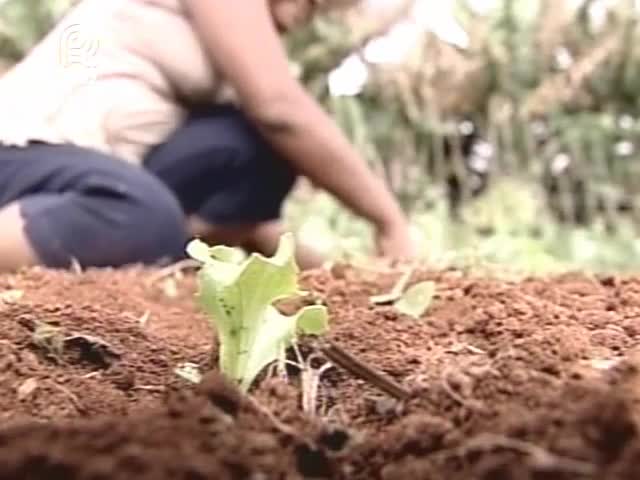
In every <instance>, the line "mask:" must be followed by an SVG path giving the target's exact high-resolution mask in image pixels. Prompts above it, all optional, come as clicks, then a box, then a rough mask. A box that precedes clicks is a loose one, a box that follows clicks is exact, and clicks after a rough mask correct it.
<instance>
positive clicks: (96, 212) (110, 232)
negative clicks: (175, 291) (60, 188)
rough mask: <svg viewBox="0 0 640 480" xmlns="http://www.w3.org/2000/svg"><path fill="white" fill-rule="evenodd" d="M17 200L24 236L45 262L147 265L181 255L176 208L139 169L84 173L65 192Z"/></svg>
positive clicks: (182, 234) (181, 220) (181, 227)
mask: <svg viewBox="0 0 640 480" xmlns="http://www.w3.org/2000/svg"><path fill="white" fill-rule="evenodd" d="M19 203H20V205H21V209H22V212H23V215H24V217H25V223H26V226H25V230H26V231H27V234H28V236H29V237H30V241H31V243H32V245H33V246H34V249H36V250H37V253H38V256H39V257H40V258H41V259H42V260H43V262H44V263H45V264H46V265H48V266H51V267H66V266H68V265H69V264H70V262H71V261H73V260H76V261H77V262H79V263H80V265H82V266H84V267H117V266H123V265H128V264H152V263H157V262H162V261H164V260H166V261H172V260H175V259H178V258H181V257H182V256H183V255H184V247H185V243H186V241H187V239H188V237H187V228H186V221H185V217H184V214H183V212H182V209H181V207H180V205H179V203H178V201H177V200H176V199H175V197H174V196H173V194H172V193H171V192H170V191H169V190H168V189H167V188H166V187H165V186H164V185H162V184H161V183H160V182H159V181H157V180H156V179H155V178H153V177H152V176H150V175H149V174H148V173H146V172H143V171H130V170H129V171H127V170H126V169H125V170H124V171H118V170H117V169H116V170H113V171H107V172H99V171H95V172H90V173H89V174H87V175H86V176H85V178H83V179H82V181H81V182H79V183H78V184H77V185H76V186H75V188H73V189H72V190H70V191H67V192H65V193H63V194H51V193H48V194H41V195H32V196H28V197H25V198H23V199H22V200H20V202H19Z"/></svg>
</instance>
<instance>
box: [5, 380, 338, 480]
mask: <svg viewBox="0 0 640 480" xmlns="http://www.w3.org/2000/svg"><path fill="white" fill-rule="evenodd" d="M312 457H313V458H312ZM0 459H1V463H0V464H1V466H2V467H1V470H0V478H2V479H5V478H6V479H14V480H18V479H33V478H43V479H44V478H64V479H66V480H89V479H91V480H95V479H105V480H106V479H109V480H117V479H131V478H138V479H154V480H156V479H163V478H166V479H169V478H185V479H186V478H189V479H200V478H201V479H205V478H211V479H213V478H216V479H245V478H246V479H267V478H283V479H291V480H294V479H300V478H303V474H309V475H314V476H318V475H319V476H318V478H330V477H331V476H332V475H333V469H334V468H335V467H334V466H333V465H332V463H331V461H330V459H329V458H328V457H327V456H325V455H322V454H321V453H319V451H318V450H317V449H316V447H314V446H313V445H312V444H309V443H308V442H304V441H300V440H298V437H297V435H296V436H294V435H288V434H287V433H286V432H282V431H279V430H278V429H277V428H275V427H274V424H273V423H272V422H271V421H270V419H269V418H268V417H266V416H264V415H262V414H261V412H260V410H257V409H256V407H255V405H252V404H250V403H248V402H247V401H246V400H245V399H244V397H243V396H242V395H240V393H239V392H238V391H237V390H235V388H234V387H232V386H230V385H228V384H227V383H226V382H225V381H224V380H223V379H221V378H220V377H219V376H218V375H215V374H210V375H208V376H206V377H205V378H204V380H203V382H202V383H201V384H200V385H199V387H198V389H197V391H196V392H183V393H176V394H174V395H172V396H171V398H170V400H169V401H168V404H167V405H166V406H165V407H164V408H160V409H158V410H157V411H153V412H148V413H145V414H140V415H138V416H136V417H131V418H127V419H123V418H118V417H116V416H112V417H109V418H102V419H97V420H93V421H90V420H85V421H76V422H71V421H67V422H56V423H48V424H27V425H21V426H15V427H12V428H5V429H3V430H2V431H1V432H0Z"/></svg>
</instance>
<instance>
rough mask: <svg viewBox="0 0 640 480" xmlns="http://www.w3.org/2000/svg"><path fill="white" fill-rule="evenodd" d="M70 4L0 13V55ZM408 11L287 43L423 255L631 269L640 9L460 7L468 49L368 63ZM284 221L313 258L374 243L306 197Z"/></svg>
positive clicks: (365, 16) (28, 0)
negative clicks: (346, 72) (386, 185)
mask: <svg viewBox="0 0 640 480" xmlns="http://www.w3.org/2000/svg"><path fill="white" fill-rule="evenodd" d="M69 3H70V1H69V0H58V1H42V0H5V1H4V2H2V3H0V56H1V57H2V58H4V59H6V60H8V61H10V62H11V61H15V60H17V59H19V58H20V57H21V55H23V54H24V52H25V51H26V50H27V49H28V48H29V47H30V46H31V45H33V43H34V42H35V41H36V40H37V39H38V38H39V37H40V36H41V35H43V34H44V32H46V31H47V29H48V28H49V27H50V25H51V24H52V23H53V22H55V19H56V18H57V17H58V16H59V15H60V14H61V13H62V12H63V11H64V9H65V8H66V7H68V5H69ZM417 3H419V0H418V1H415V2H414V1H410V0H407V1H405V2H404V3H402V4H400V5H399V6H398V8H396V9H394V10H393V11H388V12H383V13H378V12H377V11H376V12H372V11H371V10H368V9H364V8H357V9H352V10H350V11H347V12H342V13H340V14H339V15H334V16H325V17H322V18H318V19H317V20H316V21H314V22H313V24H311V25H310V26H309V28H307V29H305V30H303V31H300V32H297V33H296V35H293V36H292V37H291V38H290V39H288V40H289V46H290V51H291V58H292V61H293V62H294V65H295V66H296V67H297V71H298V72H299V74H300V76H301V78H302V80H303V81H304V82H305V83H306V84H307V85H308V86H309V88H310V89H311V90H312V91H313V93H314V94H315V95H316V96H317V97H318V98H319V99H320V100H321V101H322V102H323V104H324V105H325V106H326V107H327V109H328V110H329V111H330V112H331V113H332V114H333V115H334V116H335V118H336V119H337V120H338V121H339V122H340V124H341V126H342V127H343V128H344V129H345V131H346V132H347V133H348V134H349V136H350V137H351V138H352V139H353V141H354V142H355V143H356V145H357V146H358V147H359V148H360V149H361V150H362V152H364V153H365V154H366V156H367V158H368V160H369V161H370V162H371V163H372V165H374V166H375V167H376V168H377V169H379V171H380V172H381V173H383V174H384V175H385V176H386V177H387V178H388V180H389V182H390V183H391V185H392V186H393V189H394V191H395V192H396V194H397V195H398V197H399V198H400V199H401V200H402V202H403V205H404V206H405V208H406V209H407V211H409V212H410V214H411V218H412V222H413V224H414V227H415V235H416V239H417V240H418V241H419V242H420V244H421V246H422V251H423V252H424V255H425V257H426V258H428V259H429V260H430V261H432V262H434V263H435V262H437V263H442V262H444V263H451V262H455V263H460V262H462V263H465V264H468V263H469V262H472V263H475V264H478V263H481V264H486V263H497V264H499V265H502V266H509V267H513V268H515V269H524V270H526V271H537V272H540V271H549V270H555V269H566V268H580V269H591V270H610V269H615V270H634V269H637V268H638V267H640V242H639V241H638V227H639V226H640V216H639V214H638V209H637V205H636V204H637V192H638V191H639V190H640V184H639V183H638V180H639V179H640V175H639V169H640V158H638V157H639V156H640V153H639V147H640V143H639V140H640V136H639V134H640V123H639V116H640V77H639V75H638V73H640V44H639V43H638V40H639V38H638V37H639V36H640V30H639V28H638V10H637V8H636V7H635V2H634V1H633V0H619V1H604V0H584V1H582V2H576V1H572V0H496V1H494V2H492V3H493V6H492V8H488V9H485V10H484V11H482V12H479V11H477V10H474V8H472V2H470V1H465V0H458V1H456V2H455V21H456V24H457V25H458V26H459V28H460V31H461V32H462V34H463V37H462V38H464V39H465V42H464V43H465V44H464V45H460V44H455V43H452V42H451V41H447V39H446V38H443V36H442V34H439V33H438V32H434V31H433V29H431V30H429V29H422V30H421V31H420V33H419V34H417V35H416V37H415V42H414V43H413V44H412V48H411V49H410V50H408V51H407V52H406V55H405V56H404V57H403V58H402V59H401V61H396V62H395V63H374V62H372V61H371V59H370V58H369V57H368V55H367V48H371V41H372V40H375V39H376V38H379V37H380V36H383V37H384V36H385V35H386V34H394V32H396V33H397V32H398V31H400V30H401V29H403V28H404V29H405V30H406V29H408V28H411V29H413V30H412V31H416V28H417V26H418V24H419V22H420V20H419V19H418V20H416V19H415V18H413V17H412V13H413V12H415V10H414V9H415V5H416V4H417ZM427 4H428V2H427ZM427 12H428V9H427ZM345 60H346V64H352V65H353V64H357V65H359V68H360V69H361V70H362V69H364V71H366V73H367V74H368V78H367V81H366V83H365V84H364V87H363V88H362V90H361V91H360V92H359V93H358V94H357V95H336V94H335V91H334V92H332V89H331V83H330V82H329V79H330V77H329V76H328V73H329V72H331V71H334V69H336V67H340V66H344V65H345ZM287 214H288V216H289V218H290V220H291V221H292V222H293V223H294V224H295V225H296V226H297V227H298V228H299V229H300V231H301V234H302V235H303V236H304V237H305V238H307V239H308V240H309V241H310V242H312V243H314V244H315V245H316V246H317V247H318V248H321V249H326V250H327V251H329V250H332V249H333V250H334V251H335V250H337V251H340V252H343V253H344V254H349V255H352V256H353V255H355V256H358V255H362V254H365V253H366V252H367V251H368V249H369V248H370V245H369V243H368V242H369V240H370V237H369V235H368V233H369V232H368V227H367V225H366V224H364V222H362V221H359V220H358V219H355V218H353V217H352V216H351V215H350V214H349V213H348V212H347V211H345V210H344V209H343V208H341V206H340V205H338V204H337V203H336V202H335V201H333V200H332V199H331V198H330V197H328V196H327V195H324V194H321V193H316V192H313V191H312V190H311V189H310V188H309V187H307V186H304V185H303V186H302V188H300V190H299V191H298V192H297V194H296V197H295V198H294V199H292V201H291V202H289V204H288V209H287Z"/></svg>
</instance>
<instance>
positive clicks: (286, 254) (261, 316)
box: [187, 233, 328, 391]
mask: <svg viewBox="0 0 640 480" xmlns="http://www.w3.org/2000/svg"><path fill="white" fill-rule="evenodd" d="M187 253H188V254H189V256H191V257H192V258H193V259H195V260H197V261H199V262H201V264H202V267H201V269H200V271H199V273H198V283H199V291H198V294H197V296H198V300H199V303H200V304H201V305H202V307H203V309H204V310H205V311H206V312H207V313H208V314H209V316H210V321H211V324H212V327H213V328H215V330H216V331H217V334H218V340H219V342H220V355H219V366H220V370H221V371H222V372H223V373H224V374H226V375H227V376H229V377H230V378H231V379H233V380H234V381H236V382H237V383H238V384H239V385H240V387H241V388H242V389H243V390H244V391H247V390H249V388H250V386H251V385H252V383H253V381H254V380H255V378H256V377H257V375H258V374H259V373H260V371H262V369H263V368H264V367H265V366H267V365H268V364H269V363H271V362H273V361H274V360H277V359H278V358H280V356H281V354H282V353H283V352H284V349H285V348H287V347H288V346H290V345H291V344H292V342H293V341H294V340H295V337H296V334H297V332H298V331H302V332H304V333H307V334H312V335H319V334H322V333H324V332H325V331H326V330H327V328H328V315H327V310H326V308H325V307H324V306H321V305H313V306H308V307H305V308H302V309H301V310H300V311H298V312H297V313H296V314H295V315H292V316H287V315H283V314H282V313H280V312H279V311H278V310H277V309H276V307H275V306H274V305H273V304H274V303H275V302H277V301H279V300H283V299H287V298H291V297H293V296H296V295H302V294H304V292H302V291H300V290H299V289H298V273H299V269H298V266H297V264H296V261H295V256H294V239H293V235H291V234H290V233H287V234H284V235H283V236H282V237H281V238H280V242H279V245H278V249H277V251H276V253H275V255H274V256H273V257H270V258H267V257H265V256H263V255H260V254H257V253H254V254H252V255H250V256H245V255H244V254H242V252H240V251H239V250H237V249H233V248H230V247H226V246H214V247H210V246H208V245H207V244H205V243H204V242H202V241H200V240H193V241H191V242H190V243H189V245H188V246H187Z"/></svg>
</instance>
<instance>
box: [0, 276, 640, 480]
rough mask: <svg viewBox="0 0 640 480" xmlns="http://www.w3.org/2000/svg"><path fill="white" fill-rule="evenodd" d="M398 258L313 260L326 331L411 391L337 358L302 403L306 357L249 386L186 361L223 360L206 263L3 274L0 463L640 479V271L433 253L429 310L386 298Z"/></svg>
mask: <svg viewBox="0 0 640 480" xmlns="http://www.w3.org/2000/svg"><path fill="white" fill-rule="evenodd" d="M399 276H400V272H385V273H382V272H374V271H365V270H356V269H353V268H351V267H347V266H336V267H334V268H332V269H331V270H322V271H317V272H313V273H308V274H305V275H304V276H303V279H302V282H303V287H304V288H305V289H306V290H308V291H310V292H312V293H313V296H314V297H315V298H316V299H319V300H321V301H323V302H324V303H325V304H326V305H327V306H328V307H329V311H330V314H331V332H330V334H329V337H330V340H331V341H332V342H334V343H335V344H337V345H339V346H341V347H342V348H343V349H344V350H346V351H348V352H350V353H351V354H353V355H355V356H356V357H357V358H358V359H360V361H362V362H364V363H365V364H366V365H368V366H370V367H371V368H373V369H375V370H377V371H379V372H382V373H384V374H386V375H387V376H389V377H391V378H392V379H394V380H395V381H396V382H397V383H398V384H400V385H401V386H402V387H403V388H404V389H405V390H406V391H407V392H409V397H408V398H404V399H402V400H397V399H393V398H392V397H389V396H387V395H386V394H385V393H384V392H383V391H381V390H380V389H378V387H376V386H375V385H373V384H372V383H371V382H369V381H366V380H363V379H360V378H356V377H355V376H353V374H352V373H350V372H348V371H347V370H345V369H343V368H341V367H340V366H338V365H332V366H330V367H329V368H328V369H327V370H326V371H324V372H323V373H322V375H321V376H320V387H319V391H318V395H317V398H315V399H314V401H313V402H312V405H313V410H314V411H313V412H306V413H305V412H303V408H302V403H303V398H302V397H303V396H302V394H301V392H302V391H303V390H304V389H305V388H306V387H305V385H306V386H308V385H307V384H306V383H304V384H303V382H301V380H302V378H303V375H300V372H299V371H298V370H297V369H296V367H293V366H291V367H289V368H288V370H287V372H286V373H287V374H286V375H284V373H285V372H278V371H277V370H276V369H271V370H270V371H269V372H265V374H264V375H263V376H262V378H261V379H260V382H259V385H258V387H257V388H256V389H255V390H254V391H253V392H252V395H251V396H250V397H246V396H242V395H240V394H239V393H238V392H237V391H236V390H235V388H233V387H232V386H231V385H229V384H228V383H227V382H225V381H224V379H222V378H221V377H220V376H219V375H217V374H216V373H215V369H214V370H213V371H211V373H209V374H207V375H205V378H204V380H203V381H202V383H200V384H199V385H197V386H196V385H195V384H193V383H191V382H190V381H189V380H187V379H185V378H183V377H181V376H180V375H178V374H176V371H175V370H176V368H177V367H178V366H180V365H181V364H183V363H185V362H189V363H193V364H195V365H197V366H198V367H199V369H200V370H202V371H209V370H210V367H211V366H212V365H214V366H215V359H216V355H215V351H213V355H212V346H211V345H212V341H213V336H212V333H211V330H210V327H209V326H208V323H207V319H206V318H205V316H203V315H202V314H201V312H200V311H199V309H198V306H197V304H196V303H195V301H194V293H195V289H196V286H195V280H194V277H193V275H191V274H184V275H172V276H162V277H161V276H159V275H158V272H157V271H153V270H145V269H138V268H131V269H126V270H120V271H113V270H97V271H88V272H84V273H71V272H53V271H46V270H40V269H32V270H28V271H24V272H21V273H20V274H17V275H12V276H4V277H0V322H1V325H2V328H1V329H0V480H2V479H14V480H20V479H65V480H66V479H83V480H89V479H91V480H99V479H104V480H107V479H108V480H115V479H132V478H135V479H154V480H164V479H167V480H168V479H172V480H173V479H190V480H196V479H216V480H223V479H249V480H268V479H303V478H327V479H356V480H357V479H362V480H365V479H366V480H370V479H385V480H387V479H415V480H418V479H425V480H441V479H442V480H445V479H446V480H458V479H459V480H462V479H464V480H472V479H482V480H494V479H495V480H534V479H535V480H538V479H559V480H560V479H562V480H564V479H593V480H608V479H612V480H613V479H616V480H617V479H635V478H640V431H639V427H640V423H639V422H640V420H639V418H638V413H639V412H640V347H639V345H640V277H639V278H633V277H629V278H621V277H620V278H618V277H591V276H586V275H582V274H567V275H564V276H556V277H553V278H545V279H525V280H520V281H504V280H498V279H495V278H494V279H491V278H484V277H477V276H469V275H466V274H463V273H461V272H457V271H452V270H451V271H438V272H430V271H418V272H416V273H415V274H414V276H413V278H412V282H417V281H421V280H432V281H435V282H436V285H437V294H436V297H435V299H434V301H433V303H432V305H431V306H430V308H429V310H428V311H427V313H426V314H425V315H424V316H423V318H421V319H420V320H415V319H413V318H412V317H409V316H405V315H402V314H399V313H398V312H397V311H396V310H395V309H394V308H393V307H392V306H374V305H372V303H371V301H370V297H371V296H372V295H375V294H380V293H386V292H388V291H389V289H390V288H391V286H392V285H393V284H394V282H395V281H396V280H397V279H398V277H399ZM292 306H295V305H283V306H282V308H283V309H285V310H286V309H288V308H290V307H292ZM300 350H301V351H302V353H301V354H302V355H303V356H305V357H307V356H309V355H313V357H314V360H313V361H312V362H311V361H310V362H309V364H310V365H311V366H312V367H313V368H319V367H320V366H321V365H322V364H323V363H324V362H326V361H327V360H326V359H324V358H323V355H322V354H321V351H319V350H317V349H316V343H315V342H314V340H313V339H303V341H302V344H301V348H300ZM291 358H292V359H294V360H295V358H296V357H295V356H294V355H293V353H292V357H291ZM307 373H309V372H307ZM304 377H305V378H306V377H307V375H304ZM306 391H310V390H308V389H307V390H306Z"/></svg>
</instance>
